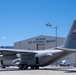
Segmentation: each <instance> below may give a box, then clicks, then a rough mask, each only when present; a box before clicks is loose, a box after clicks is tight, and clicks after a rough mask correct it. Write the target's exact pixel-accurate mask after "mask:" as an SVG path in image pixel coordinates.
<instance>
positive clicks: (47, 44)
mask: <svg viewBox="0 0 76 75" xmlns="http://www.w3.org/2000/svg"><path fill="white" fill-rule="evenodd" d="M64 41H65V38H62V37H57V46H61V45H63V43H64ZM53 47H56V37H54V36H45V35H40V36H36V37H33V38H30V39H26V40H22V41H18V42H15V43H14V48H15V49H26V50H45V49H49V48H53ZM64 59H65V60H70V62H71V65H74V64H75V63H76V53H72V54H70V55H68V56H66V57H64V58H62V59H60V60H58V61H57V62H55V63H54V64H56V65H57V64H60V61H61V60H64Z"/></svg>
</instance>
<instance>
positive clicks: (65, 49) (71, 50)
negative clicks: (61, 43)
mask: <svg viewBox="0 0 76 75" xmlns="http://www.w3.org/2000/svg"><path fill="white" fill-rule="evenodd" d="M56 49H59V50H64V51H70V52H76V49H69V48H56Z"/></svg>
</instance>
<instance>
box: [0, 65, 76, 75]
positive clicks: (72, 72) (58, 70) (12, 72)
mask: <svg viewBox="0 0 76 75" xmlns="http://www.w3.org/2000/svg"><path fill="white" fill-rule="evenodd" d="M0 75H76V67H73V66H70V67H59V66H57V67H56V66H46V67H40V68H39V69H38V70H32V69H30V68H29V69H27V70H19V69H18V67H8V68H5V69H2V68H0Z"/></svg>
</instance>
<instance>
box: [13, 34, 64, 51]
mask: <svg viewBox="0 0 76 75" xmlns="http://www.w3.org/2000/svg"><path fill="white" fill-rule="evenodd" d="M64 40H65V38H61V37H58V38H57V46H61V45H62V44H63V42H64ZM52 47H56V38H55V37H53V36H44V35H41V36H37V37H33V38H30V39H27V40H23V41H19V42H15V43H14V48H15V49H27V50H45V49H48V48H52Z"/></svg>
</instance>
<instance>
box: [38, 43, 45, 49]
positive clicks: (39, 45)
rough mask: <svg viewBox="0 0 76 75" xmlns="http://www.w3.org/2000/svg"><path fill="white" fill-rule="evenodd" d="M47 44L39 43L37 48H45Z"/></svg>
mask: <svg viewBox="0 0 76 75" xmlns="http://www.w3.org/2000/svg"><path fill="white" fill-rule="evenodd" d="M44 49H45V44H37V50H44Z"/></svg>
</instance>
